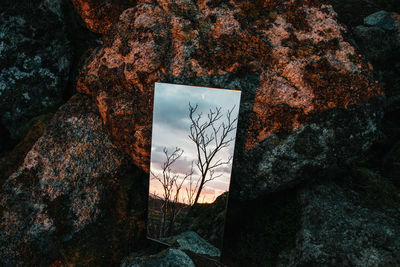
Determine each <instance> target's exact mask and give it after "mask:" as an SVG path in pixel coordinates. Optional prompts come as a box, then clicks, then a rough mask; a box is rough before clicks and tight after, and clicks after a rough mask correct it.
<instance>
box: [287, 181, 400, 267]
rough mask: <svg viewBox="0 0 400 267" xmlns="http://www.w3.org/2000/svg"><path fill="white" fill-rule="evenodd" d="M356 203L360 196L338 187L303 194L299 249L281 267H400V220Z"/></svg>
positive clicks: (322, 187) (314, 188)
mask: <svg viewBox="0 0 400 267" xmlns="http://www.w3.org/2000/svg"><path fill="white" fill-rule="evenodd" d="M345 192H347V193H345ZM356 199H360V195H359V194H358V193H356V192H355V191H350V192H349V190H344V189H343V188H342V187H340V186H338V185H335V184H333V183H327V184H322V185H321V184H320V185H318V184H316V185H313V186H310V187H308V188H305V189H303V190H301V192H300V194H299V201H300V204H301V207H302V219H301V229H300V231H299V232H298V233H297V241H296V248H295V249H294V250H292V251H291V252H286V253H283V254H282V255H281V260H282V261H281V266H398V265H399V264H400V253H399V252H400V238H399V237H400V223H399V218H398V216H397V217H393V216H390V215H388V214H387V213H384V212H382V211H377V210H373V209H370V208H366V207H364V206H362V205H361V204H360V202H358V201H356ZM399 211H400V210H398V211H397V212H396V211H394V214H396V213H397V215H398V212H399Z"/></svg>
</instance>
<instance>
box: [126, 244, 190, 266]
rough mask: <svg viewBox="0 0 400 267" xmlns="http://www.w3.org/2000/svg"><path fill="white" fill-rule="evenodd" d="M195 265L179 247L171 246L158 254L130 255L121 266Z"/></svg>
mask: <svg viewBox="0 0 400 267" xmlns="http://www.w3.org/2000/svg"><path fill="white" fill-rule="evenodd" d="M153 266H154V267H155V266H157V267H181V266H187V267H194V266H195V265H194V263H193V261H192V260H191V259H190V257H189V256H188V255H187V254H186V253H185V252H183V251H182V250H179V249H174V248H169V249H166V250H164V251H162V252H160V253H158V254H156V255H151V256H142V257H129V258H127V259H125V260H124V261H123V262H122V264H121V267H153Z"/></svg>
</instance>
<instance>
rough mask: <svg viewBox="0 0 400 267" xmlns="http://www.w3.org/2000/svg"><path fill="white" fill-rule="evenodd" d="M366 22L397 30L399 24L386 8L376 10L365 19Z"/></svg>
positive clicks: (387, 29) (383, 28)
mask: <svg viewBox="0 0 400 267" xmlns="http://www.w3.org/2000/svg"><path fill="white" fill-rule="evenodd" d="M364 24H366V25H368V26H375V27H378V28H381V29H382V30H386V31H396V30H397V25H396V21H395V19H394V17H392V14H391V13H390V12H386V11H384V10H381V11H378V12H375V13H373V14H371V15H369V16H368V17H366V18H365V19H364Z"/></svg>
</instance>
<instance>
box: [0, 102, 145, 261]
mask: <svg viewBox="0 0 400 267" xmlns="http://www.w3.org/2000/svg"><path fill="white" fill-rule="evenodd" d="M124 164H125V165H126V164H127V160H126V159H125V158H124V156H123V155H122V154H121V153H120V152H119V151H118V150H117V149H116V148H115V147H114V146H113V144H112V143H111V141H110V139H109V138H108V136H107V135H106V134H105V132H104V127H103V125H102V121H101V117H100V116H99V114H98V113H97V110H96V107H95V106H94V105H93V103H92V101H91V100H90V99H89V98H88V97H85V96H79V95H76V96H74V97H72V98H71V99H70V100H69V101H68V102H67V103H66V104H65V105H63V106H62V107H61V108H60V109H59V110H58V111H57V112H56V114H55V115H54V117H53V119H52V120H51V122H50V125H49V126H48V128H47V129H46V131H45V133H44V135H43V136H42V137H40V138H39V139H38V141H37V142H36V143H35V144H34V146H33V147H32V149H31V150H30V151H29V152H28V154H27V155H26V157H25V160H24V162H23V164H22V165H21V166H20V167H19V168H18V170H17V171H16V172H15V173H13V174H12V175H11V176H10V177H9V178H8V179H7V180H6V181H5V182H4V184H3V187H2V191H1V195H0V197H1V198H0V210H1V211H2V212H1V224H0V228H1V231H0V262H1V264H0V265H3V266H17V265H32V266H44V265H48V264H50V263H51V262H52V261H55V260H59V259H60V258H61V259H62V261H63V262H64V259H63V257H69V259H68V263H73V262H74V259H75V260H76V261H78V262H83V259H82V258H79V257H83V255H85V254H83V255H82V254H79V252H78V254H75V252H77V251H79V249H80V248H82V247H85V253H88V251H91V249H88V247H89V248H90V247H93V248H95V249H97V250H99V251H101V252H102V253H104V248H106V249H107V250H108V251H109V249H108V248H109V246H117V247H118V246H119V245H118V242H121V240H122V239H121V240H118V239H117V240H114V241H113V239H114V238H116V237H115V236H112V233H114V232H117V231H121V233H120V234H121V235H125V236H126V238H129V239H130V242H132V240H134V239H135V238H136V237H135V236H132V234H133V233H134V232H135V231H137V230H135V231H133V228H132V227H134V229H137V228H138V227H140V225H141V224H142V225H143V223H141V222H140V220H138V218H137V217H129V216H130V214H131V213H132V212H133V211H134V212H135V214H136V213H137V212H138V211H137V210H136V208H135V205H133V204H127V202H128V201H129V199H132V198H136V196H135V194H134V192H132V196H129V195H127V194H125V193H124V194H123V195H121V196H119V195H118V194H122V193H118V192H119V191H120V188H121V184H122V183H126V182H128V183H136V184H135V187H138V188H140V187H141V186H142V183H140V182H135V181H136V180H135V178H132V177H128V178H127V179H128V180H124V179H122V178H123V176H122V174H121V173H122V171H123V168H124V166H125V165H124ZM140 179H143V178H140ZM143 180H144V179H143ZM142 187H143V188H145V186H144V185H143V186H142ZM129 188H130V187H129ZM129 190H130V189H129ZM138 195H139V196H144V193H141V194H138ZM142 198H144V199H145V197H142ZM141 202H145V200H143V201H141V200H140V201H139V202H138V201H136V203H141ZM128 218H129V219H128ZM114 220H115V221H118V222H119V223H114ZM95 222H96V223H97V224H95V226H93V223H95ZM124 223H128V224H124ZM96 225H97V226H96ZM128 225H132V226H128ZM96 227H99V228H96ZM102 227H104V228H105V229H106V230H105V232H102V231H103V230H104V229H103V228H102ZM142 228H144V226H143V227H142ZM87 229H92V230H90V231H95V232H96V234H98V235H99V236H95V235H94V234H93V233H91V232H90V231H89V234H88V236H85V235H84V234H82V233H85V230H87ZM99 229H100V230H99ZM101 229H103V230H101ZM121 229H122V230H121ZM107 231H109V232H107ZM110 231H111V233H110ZM75 235H78V236H80V238H78V240H77V241H76V242H75V241H74V240H75ZM103 236H104V238H105V240H102V239H101V238H102V237H103ZM93 238H97V239H96V240H99V239H100V240H101V241H97V243H98V244H101V248H97V246H98V245H97V244H96V242H93V244H87V242H89V241H88V240H91V239H93ZM71 242H72V243H71ZM74 242H75V243H74ZM110 242H115V244H113V245H112V244H109V243H110ZM67 243H68V244H69V246H67V245H65V246H64V245H63V244H67ZM121 245H122V246H126V248H118V249H117V250H119V249H121V253H127V251H125V250H127V249H128V246H127V243H126V242H125V241H123V242H122V243H121ZM71 247H72V248H73V249H75V250H74V251H73V252H71ZM117 247H116V248H117ZM60 251H63V253H62V256H63V257H62V256H61V255H60ZM69 253H70V254H71V255H69ZM109 253H114V252H112V251H109ZM93 254H96V253H93ZM77 255H79V257H78V256H77ZM104 255H106V254H103V256H104ZM77 257H78V258H77ZM110 258H111V255H108V256H107V260H111V259H110ZM85 260H87V259H85ZM97 260H101V257H100V256H98V258H97ZM114 260H115V259H114ZM118 260H120V259H117V261H118ZM109 264H111V263H109Z"/></svg>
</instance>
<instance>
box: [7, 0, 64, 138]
mask: <svg viewBox="0 0 400 267" xmlns="http://www.w3.org/2000/svg"><path fill="white" fill-rule="evenodd" d="M61 6H62V1H61V0H55V1H47V0H40V1H35V4H34V5H32V4H27V3H25V2H20V1H17V2H15V1H13V2H12V1H6V3H5V5H3V4H2V7H1V9H0V13H1V14H0V62H1V68H0V117H1V126H2V127H3V126H4V127H5V128H6V129H7V131H8V132H9V134H10V138H11V139H16V140H18V139H20V138H21V128H22V127H23V126H24V125H25V124H26V123H27V122H28V121H29V120H30V119H31V118H33V117H35V116H38V115H40V114H43V113H46V112H48V111H49V110H52V109H54V108H56V107H58V106H59V105H60V104H61V103H62V102H63V92H64V89H65V87H66V84H67V81H68V76H69V72H70V62H71V58H72V49H71V47H70V43H69V41H68V39H67V34H66V25H65V22H64V17H63V14H62V12H61Z"/></svg>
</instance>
